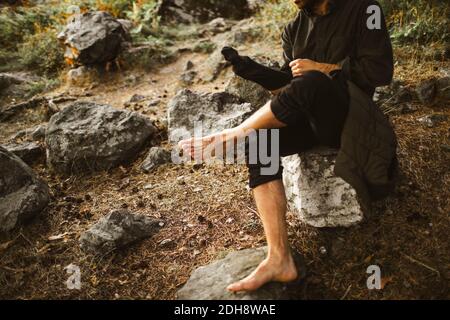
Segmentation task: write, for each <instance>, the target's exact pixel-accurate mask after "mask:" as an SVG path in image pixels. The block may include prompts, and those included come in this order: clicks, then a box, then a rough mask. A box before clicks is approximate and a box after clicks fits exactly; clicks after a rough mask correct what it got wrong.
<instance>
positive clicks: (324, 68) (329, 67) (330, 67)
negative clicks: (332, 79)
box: [319, 63, 341, 74]
mask: <svg viewBox="0 0 450 320" xmlns="http://www.w3.org/2000/svg"><path fill="white" fill-rule="evenodd" d="M339 69H341V67H339V66H338V65H337V64H329V63H319V71H321V72H323V73H325V74H329V73H330V72H332V71H334V70H339Z"/></svg>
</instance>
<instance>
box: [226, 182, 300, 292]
mask: <svg viewBox="0 0 450 320" xmlns="http://www.w3.org/2000/svg"><path fill="white" fill-rule="evenodd" d="M253 195H254V197H255V201H256V205H257V208H258V212H259V214H260V216H261V220H262V223H263V226H264V232H265V234H266V238H267V244H268V247H269V253H268V256H267V258H266V259H265V260H264V261H263V262H261V264H260V265H259V266H258V267H257V268H256V269H255V270H254V271H253V272H252V273H251V274H250V275H249V276H248V277H246V278H245V279H243V280H241V281H239V282H236V283H233V284H231V285H230V286H228V288H227V289H228V290H230V291H252V290H256V289H258V288H259V287H261V286H262V285H264V284H265V283H267V282H271V281H277V282H289V281H293V280H295V279H296V278H297V269H296V266H295V263H294V260H293V258H292V254H291V251H290V247H289V243H288V236H287V230H286V196H285V193H284V187H283V183H282V182H281V180H275V181H271V182H268V183H266V184H263V185H260V186H258V187H256V188H255V189H254V190H253Z"/></svg>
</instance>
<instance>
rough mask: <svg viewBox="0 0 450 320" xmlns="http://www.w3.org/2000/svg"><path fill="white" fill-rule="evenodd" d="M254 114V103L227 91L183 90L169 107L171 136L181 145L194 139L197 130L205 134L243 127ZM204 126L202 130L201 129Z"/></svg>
mask: <svg viewBox="0 0 450 320" xmlns="http://www.w3.org/2000/svg"><path fill="white" fill-rule="evenodd" d="M252 112H253V109H252V107H251V104H250V103H241V100H240V99H239V97H236V96H234V95H231V94H229V93H226V92H218V93H195V92H192V91H190V90H188V89H183V90H181V91H179V92H178V93H177V95H176V96H175V97H174V98H173V99H172V100H171V101H170V102H169V104H168V121H169V137H170V139H171V141H172V142H177V141H179V140H181V139H182V138H183V137H189V136H192V135H193V133H194V127H195V126H196V129H197V130H200V129H201V133H198V134H202V135H207V134H211V133H217V132H220V131H222V130H224V129H227V128H232V127H235V126H237V125H239V124H240V123H241V122H242V121H244V120H245V119H246V118H247V117H248V116H250V114H251V113H252ZM200 124H201V128H200Z"/></svg>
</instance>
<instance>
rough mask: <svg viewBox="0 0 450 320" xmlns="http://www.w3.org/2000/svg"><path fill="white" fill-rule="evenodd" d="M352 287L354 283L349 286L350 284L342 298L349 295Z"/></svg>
mask: <svg viewBox="0 0 450 320" xmlns="http://www.w3.org/2000/svg"><path fill="white" fill-rule="evenodd" d="M351 287H352V285H349V286H348V288H347V290H345V293H344V295H343V296H342V297H341V299H340V300H344V299H345V298H346V297H347V295H348V293H349V292H350V288H351Z"/></svg>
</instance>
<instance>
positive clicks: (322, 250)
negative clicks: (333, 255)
mask: <svg viewBox="0 0 450 320" xmlns="http://www.w3.org/2000/svg"><path fill="white" fill-rule="evenodd" d="M319 252H320V254H321V255H326V254H327V249H326V248H325V247H320V248H319Z"/></svg>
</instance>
